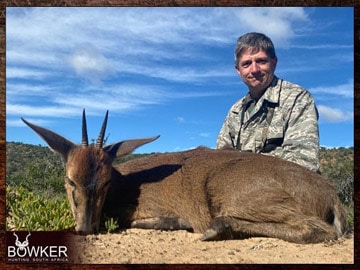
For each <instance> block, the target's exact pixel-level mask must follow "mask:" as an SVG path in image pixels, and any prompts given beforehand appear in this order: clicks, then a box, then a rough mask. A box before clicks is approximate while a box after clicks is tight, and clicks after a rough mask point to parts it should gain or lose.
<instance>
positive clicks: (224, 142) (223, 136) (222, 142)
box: [216, 110, 234, 149]
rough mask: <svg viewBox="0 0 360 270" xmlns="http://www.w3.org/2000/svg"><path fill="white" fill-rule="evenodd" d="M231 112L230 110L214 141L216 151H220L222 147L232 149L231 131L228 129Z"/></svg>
mask: <svg viewBox="0 0 360 270" xmlns="http://www.w3.org/2000/svg"><path fill="white" fill-rule="evenodd" d="M230 114H232V111H231V110H230V111H229V112H228V114H227V116H226V118H225V120H224V123H223V125H222V127H221V129H220V132H219V135H218V137H217V140H216V149H221V148H224V147H228V146H231V147H233V143H234V142H232V139H231V135H230V134H231V129H230V127H229V124H230V123H229V118H230Z"/></svg>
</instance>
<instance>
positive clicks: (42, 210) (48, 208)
mask: <svg viewBox="0 0 360 270" xmlns="http://www.w3.org/2000/svg"><path fill="white" fill-rule="evenodd" d="M6 209H7V218H6V229H7V230H27V231H59V230H66V229H69V228H71V227H74V225H75V222H74V219H73V216H72V213H71V209H70V205H69V203H68V201H67V199H66V197H65V194H62V195H60V196H55V197H50V196H49V195H48V196H46V195H42V194H34V193H33V192H30V191H28V190H26V189H25V188H24V187H21V186H19V187H15V186H7V187H6Z"/></svg>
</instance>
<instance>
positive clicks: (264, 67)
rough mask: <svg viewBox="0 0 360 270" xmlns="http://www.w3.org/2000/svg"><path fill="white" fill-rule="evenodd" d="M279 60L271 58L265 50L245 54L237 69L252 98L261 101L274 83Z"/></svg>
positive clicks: (249, 50) (241, 57) (248, 51)
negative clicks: (266, 90) (267, 88)
mask: <svg viewBox="0 0 360 270" xmlns="http://www.w3.org/2000/svg"><path fill="white" fill-rule="evenodd" d="M276 63H277V58H274V59H272V58H270V57H268V56H267V55H266V53H265V52H264V51H263V50H259V51H258V52H255V53H254V52H252V51H251V49H248V50H247V51H245V52H243V53H242V55H241V56H240V58H239V65H238V66H237V67H236V71H237V73H238V74H239V75H240V77H241V78H242V80H243V81H244V83H245V84H246V85H247V86H248V87H249V90H250V94H251V96H252V98H254V99H259V98H260V97H261V96H262V94H263V93H264V91H265V89H266V87H268V86H269V84H270V83H271V82H272V80H273V78H274V72H275V68H276Z"/></svg>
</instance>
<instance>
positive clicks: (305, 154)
mask: <svg viewBox="0 0 360 270" xmlns="http://www.w3.org/2000/svg"><path fill="white" fill-rule="evenodd" d="M276 64H277V57H276V53H275V48H274V45H273V43H272V41H271V40H270V39H269V38H268V37H267V36H265V35H264V34H261V33H247V34H245V35H243V36H241V37H240V38H239V39H238V41H237V45H236V48H235V68H236V71H237V73H238V74H239V76H240V77H241V78H242V80H243V81H244V83H245V84H246V85H247V86H248V88H249V92H248V93H247V94H246V95H245V96H244V97H243V98H242V99H240V100H239V101H237V102H236V103H235V104H234V105H233V106H232V107H231V109H230V110H229V112H228V114H227V117H226V118H225V121H224V123H223V126H222V128H221V130H220V133H219V136H218V139H217V143H216V147H217V148H223V147H229V146H231V147H233V148H235V149H238V150H240V151H251V152H254V153H263V154H268V155H273V156H277V157H280V158H283V159H286V160H288V161H292V162H295V163H298V164H300V165H302V166H305V167H307V168H308V169H310V170H312V171H315V172H319V166H320V160H319V129H318V113H317V109H316V106H315V103H314V100H313V98H312V96H311V94H310V93H309V92H308V91H307V90H305V89H304V88H302V87H300V86H299V85H296V84H293V83H290V82H288V81H285V80H282V79H280V78H278V77H276V76H275V69H276ZM269 169H270V170H271V168H269Z"/></svg>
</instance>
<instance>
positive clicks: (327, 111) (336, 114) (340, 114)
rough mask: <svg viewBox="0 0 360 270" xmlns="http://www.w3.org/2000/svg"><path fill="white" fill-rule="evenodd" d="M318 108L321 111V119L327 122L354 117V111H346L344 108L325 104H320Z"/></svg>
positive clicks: (342, 120)
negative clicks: (340, 108)
mask: <svg viewBox="0 0 360 270" xmlns="http://www.w3.org/2000/svg"><path fill="white" fill-rule="evenodd" d="M317 108H318V111H319V119H320V120H322V119H323V120H325V121H326V122H344V121H351V120H353V119H354V113H353V112H344V111H342V110H339V109H336V108H330V107H328V106H324V105H318V106H317Z"/></svg>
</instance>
